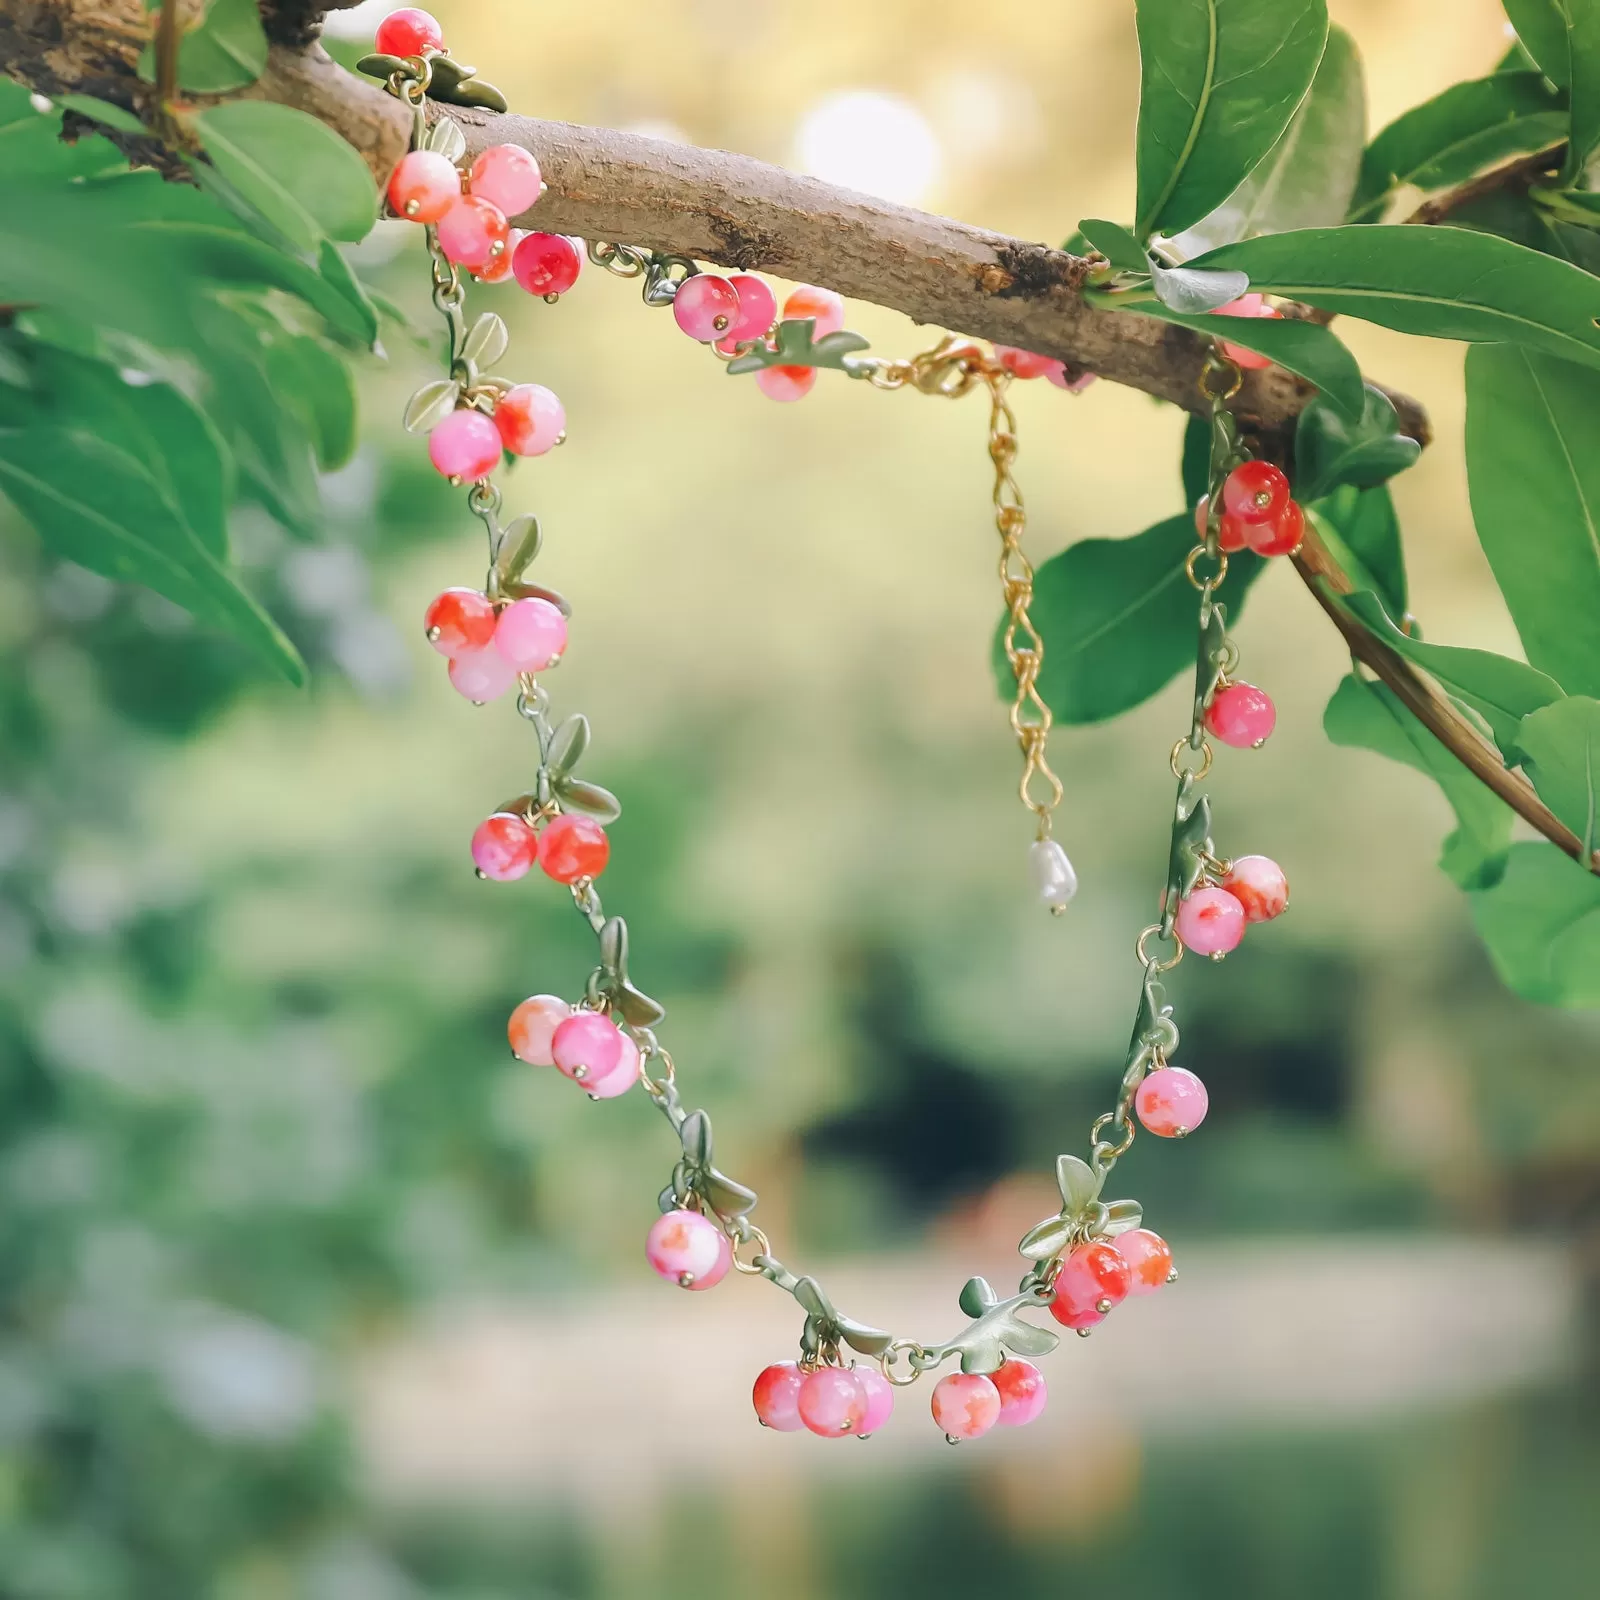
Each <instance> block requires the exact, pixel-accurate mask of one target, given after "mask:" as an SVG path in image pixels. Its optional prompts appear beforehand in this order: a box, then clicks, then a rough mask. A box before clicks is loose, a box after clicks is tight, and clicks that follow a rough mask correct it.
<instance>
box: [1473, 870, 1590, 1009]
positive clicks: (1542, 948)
mask: <svg viewBox="0 0 1600 1600" xmlns="http://www.w3.org/2000/svg"><path fill="white" fill-rule="evenodd" d="M1472 920H1473V921H1474V922H1475V923H1476V924H1477V928H1478V933H1479V936H1480V937H1481V938H1482V939H1483V942H1484V944H1485V945H1486V946H1488V950H1489V957H1490V959H1491V960H1492V961H1493V962H1494V967H1495V971H1496V972H1498V973H1499V974H1500V978H1501V980H1502V982H1504V983H1505V985H1506V986H1507V988H1510V989H1513V990H1515V991H1516V993H1518V994H1520V995H1521V996H1522V997H1523V998H1524V999H1525V1000H1534V1001H1537V1002H1539V1003H1540V1004H1543V1005H1555V1006H1595V1005H1600V876H1596V874H1594V873H1592V872H1585V871H1584V870H1583V868H1582V867H1580V866H1579V865H1578V863H1577V862H1576V861H1574V860H1573V859H1572V857H1571V856H1568V855H1565V854H1563V853H1562V852H1561V851H1560V850H1558V849H1556V847H1555V846H1554V845H1553V844H1547V843H1544V842H1542V841H1541V842H1538V843H1522V844H1514V845H1512V847H1511V853H1510V855H1509V857H1508V858H1507V860H1506V870H1505V875H1504V876H1503V877H1502V878H1501V880H1500V881H1499V883H1497V884H1496V885H1495V886H1494V887H1493V888H1491V889H1489V890H1487V891H1485V892H1483V893H1479V894H1475V895H1473V896H1472Z"/></svg>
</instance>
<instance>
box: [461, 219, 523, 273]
mask: <svg viewBox="0 0 1600 1600" xmlns="http://www.w3.org/2000/svg"><path fill="white" fill-rule="evenodd" d="M525 238H527V235H526V234H525V233H524V232H523V231H522V229H521V228H513V229H512V230H511V232H510V233H508V234H507V235H506V247H505V249H504V250H502V251H501V252H500V254H499V255H497V256H491V257H490V259H489V265H488V266H486V267H480V268H478V270H477V271H476V272H474V273H473V274H472V276H473V279H474V281H475V282H478V283H504V282H505V281H506V279H507V278H509V277H510V276H511V262H512V253H513V252H514V251H515V250H516V248H517V246H518V245H519V244H520V243H521V242H522V240H524V239H525Z"/></svg>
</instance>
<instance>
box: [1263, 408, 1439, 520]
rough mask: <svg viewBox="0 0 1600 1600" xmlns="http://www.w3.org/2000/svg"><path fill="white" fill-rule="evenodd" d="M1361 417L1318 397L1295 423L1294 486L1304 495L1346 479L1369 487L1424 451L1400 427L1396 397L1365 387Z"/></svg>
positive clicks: (1315, 496) (1317, 496)
mask: <svg viewBox="0 0 1600 1600" xmlns="http://www.w3.org/2000/svg"><path fill="white" fill-rule="evenodd" d="M1360 415H1361V420H1360V422H1358V423H1357V422H1352V421H1351V420H1350V414H1349V412H1347V411H1346V410H1344V409H1343V408H1341V407H1339V406H1334V405H1329V404H1328V403H1327V402H1326V401H1325V400H1324V399H1322V398H1321V397H1319V398H1318V399H1316V400H1313V401H1312V402H1311V404H1310V405H1308V406H1307V407H1306V408H1305V410H1304V411H1302V412H1301V413H1300V420H1299V421H1298V422H1297V423H1296V424H1295V433H1294V460H1295V488H1296V490H1297V492H1298V493H1299V495H1300V498H1301V499H1302V500H1319V499H1321V498H1322V496H1323V495H1326V494H1332V493H1333V491H1334V490H1335V489H1337V488H1338V487H1339V486H1340V485H1341V484H1352V485H1354V486H1355V487H1356V488H1358V489H1370V488H1373V487H1375V486H1376V485H1377V484H1380V483H1384V482H1387V480H1388V479H1390V478H1392V477H1394V475H1395V474H1396V473H1397V472H1404V471H1405V470H1406V468H1407V467H1409V466H1410V465H1411V464H1412V463H1413V462H1414V461H1415V460H1416V459H1417V457H1418V456H1419V455H1420V454H1421V453H1422V446H1421V445H1419V444H1418V443H1417V441H1416V440H1415V439H1412V438H1409V437H1408V436H1407V435H1406V434H1403V433H1401V431H1400V418H1399V415H1398V414H1397V413H1396V411H1395V409H1394V404H1393V402H1392V401H1391V400H1390V399H1389V397H1388V396H1387V395H1386V394H1384V393H1383V391H1382V390H1381V389H1377V388H1374V387H1373V386H1372V385H1371V384H1367V385H1365V386H1364V393H1363V404H1362V408H1361V413H1360Z"/></svg>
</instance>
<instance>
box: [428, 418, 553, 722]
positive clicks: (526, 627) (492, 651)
mask: <svg viewBox="0 0 1600 1600" xmlns="http://www.w3.org/2000/svg"><path fill="white" fill-rule="evenodd" d="M457 415H458V416H461V415H465V413H462V412H458V413H457ZM422 625H423V628H424V629H425V631H426V633H427V637H428V643H429V644H431V645H432V646H433V648H434V649H435V650H437V651H438V652H439V654H440V655H442V656H444V657H445V658H446V659H447V660H448V661H449V663H450V667H449V672H450V682H451V684H452V685H453V686H454V687H455V689H456V691H457V692H458V693H460V694H462V695H465V696H466V698H467V699H468V700H472V701H476V702H477V703H478V704H479V705H482V704H485V703H486V702H488V701H490V700H496V699H498V698H499V697H500V696H501V695H503V694H504V693H505V692H506V690H507V689H509V688H510V687H511V686H512V684H514V683H515V682H516V681H517V678H518V677H519V676H520V675H521V674H522V673H524V672H543V671H545V670H546V669H547V668H549V667H553V666H555V664H556V663H557V662H558V661H560V659H561V657H562V653H563V652H564V651H565V650H566V648H567V619H566V618H565V617H564V616H563V615H562V614H561V608H560V607H559V606H556V605H552V604H551V602H550V601H548V600H541V599H539V598H538V596H536V595H530V596H528V597H527V598H526V599H523V600H511V601H502V602H500V603H499V604H496V603H495V602H494V601H493V600H491V599H490V598H489V597H488V595H486V594H482V593H480V592H479V591H478V590H477V589H446V590H445V591H444V593H443V594H440V595H437V596H435V597H434V599H433V600H432V601H431V602H430V603H429V605H428V609H427V611H426V612H425V613H424V614H423V618H422Z"/></svg>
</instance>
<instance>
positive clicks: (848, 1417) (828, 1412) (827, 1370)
mask: <svg viewBox="0 0 1600 1600" xmlns="http://www.w3.org/2000/svg"><path fill="white" fill-rule="evenodd" d="M799 1406H800V1420H801V1421H802V1422H803V1423H804V1424H805V1425H806V1426H807V1427H808V1428H809V1429H810V1430H811V1431H812V1432H813V1433H816V1434H820V1435H821V1436H822V1437H823V1438H824V1439H842V1438H843V1437H844V1436H845V1435H846V1434H847V1433H859V1432H860V1431H861V1424H862V1423H863V1422H864V1421H865V1420H866V1416H867V1391H866V1390H865V1389H863V1388H862V1386H861V1380H860V1379H859V1378H858V1377H856V1375H855V1373H853V1372H851V1371H848V1370H847V1369H846V1368H844V1367H818V1368H817V1369H816V1371H815V1372H808V1373H807V1374H806V1375H805V1377H804V1378H803V1379H801V1382H800V1396H799Z"/></svg>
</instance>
